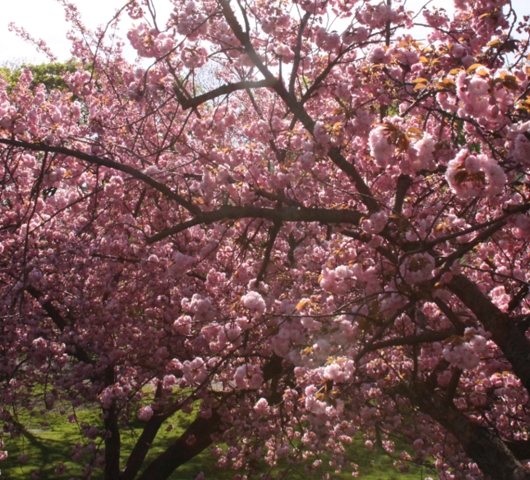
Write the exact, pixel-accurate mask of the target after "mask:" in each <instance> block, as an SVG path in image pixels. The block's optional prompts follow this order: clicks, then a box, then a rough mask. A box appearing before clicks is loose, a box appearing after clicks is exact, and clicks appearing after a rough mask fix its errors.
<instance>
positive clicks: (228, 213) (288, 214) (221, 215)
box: [146, 205, 363, 244]
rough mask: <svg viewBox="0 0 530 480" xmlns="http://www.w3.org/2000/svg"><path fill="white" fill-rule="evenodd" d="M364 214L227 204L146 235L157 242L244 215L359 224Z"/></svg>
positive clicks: (289, 220)
mask: <svg viewBox="0 0 530 480" xmlns="http://www.w3.org/2000/svg"><path fill="white" fill-rule="evenodd" d="M362 217H363V215H362V213H360V212H358V211H352V210H329V209H325V208H305V209H304V208H293V207H283V208H277V209H274V208H262V207H251V206H246V207H236V206H229V205H226V206H224V207H221V208H219V209H218V210H214V211H212V212H202V213H200V214H199V215H197V216H196V217H195V218H193V219H192V220H189V221H187V222H183V223H179V224H178V225H175V226H174V227H171V228H168V229H166V230H163V231H161V232H159V233H157V234H156V235H153V236H151V237H148V238H147V240H146V241H147V243H148V244H152V243H155V242H158V241H160V240H162V239H164V238H166V237H168V236H170V235H174V234H176V233H179V232H182V231H184V230H187V229H188V228H190V227H192V226H195V225H199V224H202V225H211V224H212V223H215V222H220V221H222V220H229V219H230V220H237V219H242V218H263V219H267V220H272V221H274V222H321V223H325V224H336V223H348V224H352V225H358V224H359V222H360V221H361V218H362Z"/></svg>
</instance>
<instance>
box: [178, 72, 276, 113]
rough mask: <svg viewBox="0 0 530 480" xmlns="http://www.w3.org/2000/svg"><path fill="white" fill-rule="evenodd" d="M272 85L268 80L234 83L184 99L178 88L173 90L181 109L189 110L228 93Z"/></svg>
mask: <svg viewBox="0 0 530 480" xmlns="http://www.w3.org/2000/svg"><path fill="white" fill-rule="evenodd" d="M273 84H274V82H272V81H271V80H270V79H268V80H257V81H254V82H251V81H243V82H236V83H228V84H226V85H223V86H221V87H219V88H215V89H214V90H211V91H209V92H206V93H203V94H202V95H199V96H197V97H193V98H186V97H185V96H184V95H182V93H181V92H180V91H179V90H178V88H175V89H174V90H175V94H176V95H177V99H178V101H179V103H180V105H181V106H182V109H183V110H188V109H189V108H195V107H198V106H199V105H202V104H203V103H205V102H207V101H208V100H213V99H214V98H217V97H220V96H222V95H228V94H229V93H232V92H236V91H237V90H246V89H249V88H263V87H272V86H273Z"/></svg>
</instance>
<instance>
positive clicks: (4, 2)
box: [0, 0, 530, 65]
mask: <svg viewBox="0 0 530 480" xmlns="http://www.w3.org/2000/svg"><path fill="white" fill-rule="evenodd" d="M154 2H155V5H156V6H157V8H158V10H159V12H160V14H161V15H162V16H164V15H167V14H168V12H169V8H170V2H168V1H167V0H154ZM74 3H75V4H76V5H77V6H78V8H79V10H80V12H81V14H82V16H83V19H84V22H85V24H86V25H87V26H88V27H89V28H95V27H97V26H98V25H100V24H103V23H105V22H106V21H108V19H110V18H111V17H112V15H113V13H114V12H115V11H116V9H117V8H118V7H120V6H122V5H123V3H124V0H75V1H74ZM424 3H425V1H423V0H408V1H407V8H410V9H416V8H419V7H421V6H422V5H423V4H424ZM450 3H452V2H450V0H433V1H432V2H431V3H430V5H431V6H440V7H445V8H447V6H448V4H450ZM512 3H513V5H514V7H515V10H516V11H517V12H518V16H519V18H521V17H522V15H530V0H513V2H512ZM0 8H1V12H2V15H1V17H0V65H1V64H5V63H6V62H13V63H15V64H17V63H22V62H27V63H41V62H45V61H46V57H45V56H43V55H40V54H38V53H37V52H35V49H34V48H33V47H32V46H31V45H28V44H27V43H25V42H24V41H22V40H21V39H19V38H18V37H16V35H15V34H13V33H11V32H9V31H8V28H7V26H8V24H9V23H10V22H14V23H16V24H17V25H19V26H21V27H23V28H25V29H26V30H27V31H28V32H30V33H31V34H32V35H33V36H34V37H35V38H42V39H44V40H45V41H46V42H47V43H48V45H49V46H50V47H51V49H52V51H53V52H54V53H55V54H56V55H57V57H59V59H61V60H66V59H68V58H69V57H70V54H69V48H70V46H69V43H68V42H67V41H66V32H67V30H68V26H67V25H66V23H65V21H64V13H63V10H62V7H61V6H60V5H59V4H58V3H56V2H55V1H54V0H0ZM131 24H132V20H130V19H129V18H127V19H126V21H125V22H124V27H126V28H127V27H130V25H131Z"/></svg>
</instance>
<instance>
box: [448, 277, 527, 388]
mask: <svg viewBox="0 0 530 480" xmlns="http://www.w3.org/2000/svg"><path fill="white" fill-rule="evenodd" d="M448 287H449V289H450V290H451V291H452V292H453V293H454V294H455V295H456V296H457V297H458V298H459V299H460V301H461V302H462V303H463V304H464V305H465V306H466V307H467V308H469V310H471V311H472V312H473V314H474V315H475V317H476V318H477V320H478V321H479V322H480V323H482V325H483V326H484V328H485V329H486V330H487V331H488V332H490V333H491V336H492V340H493V341H494V342H495V343H496V344H497V346H498V347H499V348H500V349H501V350H502V352H503V353H504V355H505V356H506V358H507V360H508V361H509V362H510V363H511V364H512V367H513V370H514V372H515V374H516V375H517V376H518V377H519V378H520V379H521V382H522V383H523V385H524V387H525V388H526V390H527V391H529V392H530V342H529V341H528V340H527V339H526V337H525V336H524V335H521V332H520V330H519V328H517V324H516V323H515V322H514V321H512V320H511V319H510V318H509V317H508V316H507V315H505V314H504V313H503V312H501V310H499V308H498V307H497V306H496V305H495V304H494V303H493V302H492V301H491V300H490V299H489V298H488V297H487V296H486V295H485V294H484V293H482V291H481V290H480V288H479V286H478V285H477V284H476V283H474V282H472V281H471V280H469V279H468V278H467V277H466V276H465V275H455V276H454V277H453V279H452V280H451V282H449V284H448Z"/></svg>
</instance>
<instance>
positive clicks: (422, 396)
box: [401, 384, 530, 480]
mask: <svg viewBox="0 0 530 480" xmlns="http://www.w3.org/2000/svg"><path fill="white" fill-rule="evenodd" d="M401 393H403V394H404V395H405V396H407V397H408V398H409V399H410V401H411V402H412V403H413V404H414V405H416V406H417V407H419V409H420V410H421V411H422V412H424V413H426V414H427V415H429V416H430V417H432V418H433V419H434V420H436V421H437V422H438V423H439V424H440V425H442V426H443V427H445V428H446V429H447V430H448V431H449V432H451V433H452V434H453V435H454V436H455V437H456V438H457V440H458V441H459V442H460V443H461V444H462V446H463V448H464V450H465V452H466V453H467V455H468V456H469V457H470V458H471V459H472V460H473V461H475V462H476V463H477V465H478V466H479V468H480V469H481V470H482V472H483V473H484V474H486V475H490V476H491V477H492V478H494V479H496V480H530V470H528V469H527V468H525V467H523V465H522V464H521V463H520V462H519V461H518V460H517V458H516V457H515V455H514V454H513V453H512V452H511V451H510V449H509V448H508V446H507V445H506V444H505V443H504V442H503V441H502V440H501V439H500V438H499V437H498V436H497V435H496V434H494V433H493V432H491V431H490V430H488V429H487V428H485V427H482V426H480V425H477V424H476V423H474V422H473V421H472V420H470V419H469V418H468V417H467V416H466V415H464V414H463V413H462V412H461V411H460V410H458V409H457V408H456V407H455V405H454V404H453V402H449V403H447V401H446V399H445V398H443V397H442V396H441V395H440V394H438V393H436V392H434V391H432V390H431V389H429V388H424V386H422V385H419V384H416V385H415V386H414V387H408V386H403V387H402V392H401Z"/></svg>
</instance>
